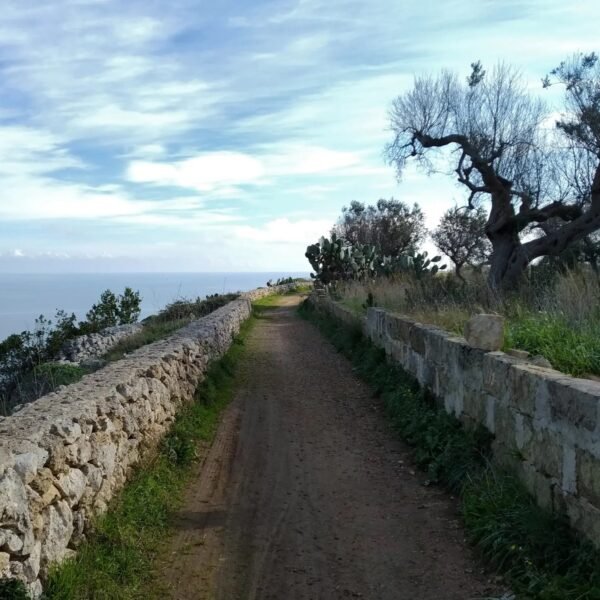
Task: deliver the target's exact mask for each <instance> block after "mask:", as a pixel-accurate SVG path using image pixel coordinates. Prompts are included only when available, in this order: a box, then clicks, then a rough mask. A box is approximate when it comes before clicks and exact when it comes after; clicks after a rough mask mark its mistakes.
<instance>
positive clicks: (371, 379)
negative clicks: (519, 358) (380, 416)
mask: <svg viewBox="0 0 600 600" xmlns="http://www.w3.org/2000/svg"><path fill="white" fill-rule="evenodd" d="M300 313H301V314H302V316H304V317H305V318H307V319H309V320H311V321H312V322H313V323H315V324H316V325H317V326H318V327H319V329H320V330H321V331H322V333H323V334H324V335H325V336H326V337H327V338H329V339H330V340H331V342H332V343H333V344H334V346H335V347H336V348H337V349H338V351H340V352H341V353H343V354H344V355H345V356H347V357H348V358H349V359H350V360H351V361H352V363H353V365H354V370H355V372H356V373H357V375H358V376H360V377H361V378H362V379H364V380H365V381H366V382H367V383H368V384H370V386H371V387H372V388H373V390H374V391H375V392H376V393H377V394H378V395H379V396H380V397H381V398H382V400H383V402H384V404H385V407H386V412H387V415H388V417H389V419H390V422H391V424H392V426H393V428H394V429H395V430H396V431H397V432H398V434H399V435H400V436H401V437H402V438H403V439H404V440H405V441H406V442H408V443H409V444H410V445H411V446H412V447H413V449H414V458H415V461H416V463H417V464H418V465H419V467H421V468H422V469H425V470H426V471H427V472H428V474H429V477H430V479H431V480H432V481H434V482H437V483H440V484H442V485H445V486H446V487H447V488H449V489H450V490H451V491H453V492H454V493H457V494H459V495H460V497H461V499H462V504H461V506H462V514H463V518H464V523H465V528H466V532H467V535H468V538H469V540H470V541H471V543H473V544H474V545H475V547H476V548H477V549H478V551H479V553H480V554H481V556H482V557H483V558H484V559H485V560H486V561H487V562H488V563H489V564H490V565H492V566H493V567H494V568H495V569H496V570H498V571H499V572H501V573H504V574H505V576H506V579H507V581H508V583H509V585H510V586H511V587H512V589H513V591H514V593H515V594H516V595H517V597H518V598H519V599H522V600H534V599H538V600H600V552H599V551H598V550H596V549H594V548H593V546H592V545H591V544H590V543H588V542H587V541H584V540H582V539H580V538H579V537H578V536H576V535H575V534H574V533H573V531H572V530H571V529H570V527H569V526H568V523H567V521H566V519H565V518H564V517H563V516H561V515H554V514H550V513H547V512H545V511H543V510H542V509H540V508H539V507H538V506H537V505H536V503H535V502H534V500H533V498H532V497H531V496H530V495H529V494H528V493H527V492H526V490H525V489H524V488H523V487H522V485H521V484H520V483H519V481H518V480H517V479H516V477H514V476H513V475H511V474H510V473H506V472H502V471H499V470H497V469H496V468H494V467H493V466H492V465H491V463H490V460H489V458H490V442H491V435H490V434H489V433H487V432H486V431H485V430H482V429H481V430H467V429H465V428H463V426H462V425H461V423H460V422H459V421H458V420H457V419H456V418H454V417H452V416H450V415H448V414H447V413H446V412H445V411H444V410H443V409H440V408H438V406H437V405H436V403H435V402H434V400H433V399H432V398H431V397H430V396H429V395H428V394H427V393H425V392H424V391H423V390H422V389H420V388H419V386H418V384H417V383H416V382H415V380H414V379H413V378H412V377H410V376H409V375H408V374H407V373H406V372H405V371H403V370H402V369H400V368H399V367H398V366H395V365H393V364H391V363H388V362H387V360H386V357H385V353H384V352H383V350H381V349H379V348H376V347H375V346H374V345H373V344H371V343H370V342H369V341H368V340H366V339H365V338H364V337H363V336H362V334H361V332H360V331H358V330H352V329H350V328H348V327H346V326H344V325H341V324H339V323H337V322H335V321H333V320H332V319H330V318H329V317H326V316H324V315H322V314H320V313H318V312H316V311H314V310H313V309H312V308H311V307H310V306H309V305H308V304H307V303H304V304H303V305H302V306H301V308H300Z"/></svg>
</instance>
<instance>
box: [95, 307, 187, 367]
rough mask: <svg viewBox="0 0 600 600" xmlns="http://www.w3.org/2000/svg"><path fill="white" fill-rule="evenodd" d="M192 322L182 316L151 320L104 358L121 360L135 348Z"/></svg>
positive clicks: (159, 338)
mask: <svg viewBox="0 0 600 600" xmlns="http://www.w3.org/2000/svg"><path fill="white" fill-rule="evenodd" d="M189 322H190V320H189V319H186V318H182V319H176V320H173V321H149V322H148V323H145V324H144V327H143V329H142V330H141V331H139V332H138V333H135V334H134V335H132V336H129V337H127V338H125V339H123V340H121V341H120V342H119V343H118V344H117V345H116V346H114V347H113V348H112V349H111V350H110V351H109V352H107V353H106V354H105V355H104V357H103V358H104V359H105V360H108V361H109V362H111V361H115V360H120V359H121V358H123V357H124V356H125V355H126V354H130V353H131V352H133V351H134V350H137V349H138V348H141V347H142V346H146V345H147V344H152V343H153V342H156V341H158V340H161V339H162V338H165V337H167V336H168V335H170V334H172V333H173V332H175V331H177V330H178V329H181V328H182V327H184V326H185V325H187V324H188V323H189Z"/></svg>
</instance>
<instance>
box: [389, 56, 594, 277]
mask: <svg viewBox="0 0 600 600" xmlns="http://www.w3.org/2000/svg"><path fill="white" fill-rule="evenodd" d="M552 78H553V79H552V80H550V79H549V80H547V81H546V85H551V84H552V83H553V82H555V83H559V84H563V85H564V86H565V93H566V112H565V115H564V118H562V119H561V120H560V121H559V122H558V124H557V127H556V128H549V127H548V125H547V123H548V111H547V109H546V107H545V106H544V104H543V103H542V102H541V100H540V99H538V98H536V97H533V96H532V95H531V93H530V92H529V91H528V90H527V88H526V85H525V82H524V81H523V80H522V78H521V77H520V75H519V73H517V72H516V71H515V70H514V69H512V68H511V67H508V66H505V65H499V66H497V67H495V68H494V70H493V71H492V72H491V73H490V74H487V73H486V72H485V71H484V70H483V68H482V66H481V64H480V63H474V64H473V65H472V71H471V74H470V76H469V77H468V78H467V80H466V81H461V80H460V79H459V78H458V77H457V76H456V75H455V74H453V73H450V72H442V73H441V74H440V75H438V76H437V77H418V78H416V80H415V82H414V86H413V88H412V89H411V90H409V91H408V92H406V93H404V94H402V95H401V96H399V97H398V98H396V100H395V101H394V103H393V106H392V109H391V112H390V121H391V128H392V131H393V133H394V138H393V140H392V142H391V143H390V144H389V145H388V146H387V147H386V155H387V158H388V160H389V162H390V163H391V164H393V165H394V166H395V167H396V169H397V172H398V175H401V173H402V171H403V170H404V169H405V167H406V165H407V163H408V162H409V161H411V160H416V161H417V162H418V163H420V164H421V165H424V166H425V167H426V168H428V169H429V170H433V169H437V168H438V165H439V164H440V162H441V163H442V164H445V165H447V167H449V169H448V170H449V172H450V173H451V172H452V171H453V172H454V173H455V175H456V177H457V180H458V182H459V183H460V184H461V185H462V186H464V187H465V188H466V189H467V191H468V206H470V207H474V206H476V204H477V202H478V201H479V200H481V199H486V200H487V201H488V203H489V212H488V215H487V222H486V228H485V231H486V235H487V237H488V238H489V240H490V243H491V245H492V254H491V257H490V273H489V279H490V284H491V285H492V286H493V287H496V288H500V287H512V286H514V285H516V284H517V283H518V281H519V279H520V278H521V276H522V275H523V273H524V271H525V270H526V267H527V265H528V264H529V263H530V262H531V261H532V260H533V259H535V258H537V257H541V256H546V255H557V254H559V253H560V252H562V251H563V250H564V249H565V248H567V247H569V246H570V245H572V244H574V243H576V242H577V241H579V240H580V239H583V238H584V237H585V236H586V235H588V234H590V233H591V232H593V231H595V230H597V229H598V228H599V227H600V119H599V118H598V115H599V114H600V93H599V92H598V86H599V85H600V72H599V70H598V65H597V59H596V58H595V55H590V56H581V55H578V56H575V57H573V59H571V61H569V62H568V63H563V64H562V65H560V66H559V67H558V68H557V69H555V71H553V73H552ZM584 167H585V168H584ZM586 169H587V170H586ZM548 221H552V222H554V223H556V222H559V223H560V226H559V227H553V228H552V229H551V230H550V229H547V230H545V229H544V227H543V225H544V223H546V222H548ZM532 234H534V235H532Z"/></svg>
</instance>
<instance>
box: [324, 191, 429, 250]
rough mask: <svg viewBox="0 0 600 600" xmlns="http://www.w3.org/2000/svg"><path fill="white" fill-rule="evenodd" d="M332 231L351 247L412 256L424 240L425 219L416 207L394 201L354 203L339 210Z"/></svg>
mask: <svg viewBox="0 0 600 600" xmlns="http://www.w3.org/2000/svg"><path fill="white" fill-rule="evenodd" d="M333 232H335V234H336V235H337V236H339V237H341V238H343V239H345V240H347V241H348V242H350V243H351V244H353V245H357V244H362V245H364V244H368V245H370V246H374V247H375V248H376V249H377V252H378V253H379V254H380V255H381V256H393V257H395V256H398V255H400V254H415V253H416V252H417V248H418V246H419V245H420V244H421V243H422V242H423V240H424V238H425V233H426V230H425V218H424V215H423V211H422V210H421V209H420V208H419V206H418V205H417V204H414V205H413V206H412V207H411V206H409V205H408V204H406V203H404V202H402V201H400V200H395V199H394V198H391V199H390V200H384V199H381V200H378V201H377V202H376V203H375V204H373V205H365V204H363V203H362V202H357V201H356V200H354V201H352V202H351V203H350V205H349V206H344V207H343V208H342V215H341V217H340V219H339V220H338V222H337V224H336V225H335V227H334V228H333Z"/></svg>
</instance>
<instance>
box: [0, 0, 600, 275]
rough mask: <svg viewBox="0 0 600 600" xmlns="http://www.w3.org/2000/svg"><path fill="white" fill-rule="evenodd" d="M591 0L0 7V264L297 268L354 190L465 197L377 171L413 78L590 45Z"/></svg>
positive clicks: (59, 2)
mask: <svg viewBox="0 0 600 600" xmlns="http://www.w3.org/2000/svg"><path fill="white" fill-rule="evenodd" d="M599 23H600V3H598V2H597V1H596V0H571V1H569V2H566V1H565V0H425V1H421V2H415V1H411V2H409V1H407V0H372V1H370V2H365V1H364V0H289V1H288V0H276V1H275V0H252V1H250V0H245V1H242V0H222V1H219V2H208V1H205V0H204V1H202V0H143V1H140V0H127V2H125V1H123V0H39V1H36V2H23V0H2V10H1V11H0V71H1V76H0V88H1V95H0V98H1V102H0V176H1V185H0V271H5V272H6V271H12V272H15V271H16V272H35V271H45V272H54V271H56V272H63V271H72V272H81V271H89V272H110V271H263V270H264V271H286V270H289V271H307V270H308V264H307V262H306V259H305V258H304V251H305V248H306V246H307V244H309V243H312V242H314V241H316V240H317V239H318V238H319V236H320V235H322V234H326V233H327V232H328V231H329V229H330V228H331V225H332V224H333V222H334V221H335V220H336V218H337V217H338V215H339V214H340V211H341V207H342V206H344V205H346V204H348V203H349V202H350V201H352V200H360V201H362V202H366V203H373V202H375V201H376V200H377V199H378V198H390V197H394V198H397V199H400V200H403V201H405V202H408V203H411V204H412V203H413V202H418V203H419V204H420V205H421V206H422V208H423V209H424V211H425V214H426V217H427V224H428V226H429V227H434V226H435V224H436V222H437V221H438V220H439V217H440V216H441V214H442V213H443V212H444V211H445V210H446V209H447V208H448V207H450V206H452V205H453V204H454V203H455V202H461V201H464V198H465V192H464V190H462V189H460V188H459V187H457V186H456V185H455V184H454V183H453V182H452V179H451V178H450V177H447V176H444V175H436V176H433V177H431V176H428V175H427V174H425V173H422V172H419V171H417V170H415V169H409V170H408V171H407V172H406V173H405V175H404V177H403V178H402V180H401V181H398V179H397V178H396V174H395V172H394V170H393V168H392V167H390V166H389V165H386V163H385V160H384V157H383V149H384V146H385V144H386V142H388V141H390V139H391V134H390V131H389V129H388V111H389V109H390V106H391V103H392V101H393V99H394V98H395V97H397V96H398V95H399V94H401V93H403V92H404V91H406V90H408V89H410V86H411V84H412V81H413V79H414V76H415V75H418V74H423V73H436V72H438V71H439V70H440V69H444V68H448V69H452V70H456V71H457V72H460V73H464V74H465V75H466V74H467V73H468V71H469V65H470V63H471V62H473V61H476V60H481V61H482V62H483V64H484V66H486V65H489V66H492V65H493V64H495V63H497V62H498V61H504V62H508V63H512V64H514V65H516V66H517V67H519V68H520V69H521V70H522V72H523V76H524V77H525V78H526V79H527V81H528V82H530V86H531V89H532V93H540V94H543V93H544V92H543V90H542V89H541V85H540V79H541V77H543V76H544V75H545V74H546V73H547V72H548V71H549V70H550V69H552V68H553V67H554V66H556V65H557V64H558V63H559V62H560V61H561V60H562V59H564V58H566V57H567V56H568V55H569V54H571V53H573V52H575V51H591V50H600V41H599V39H598V24H599Z"/></svg>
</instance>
